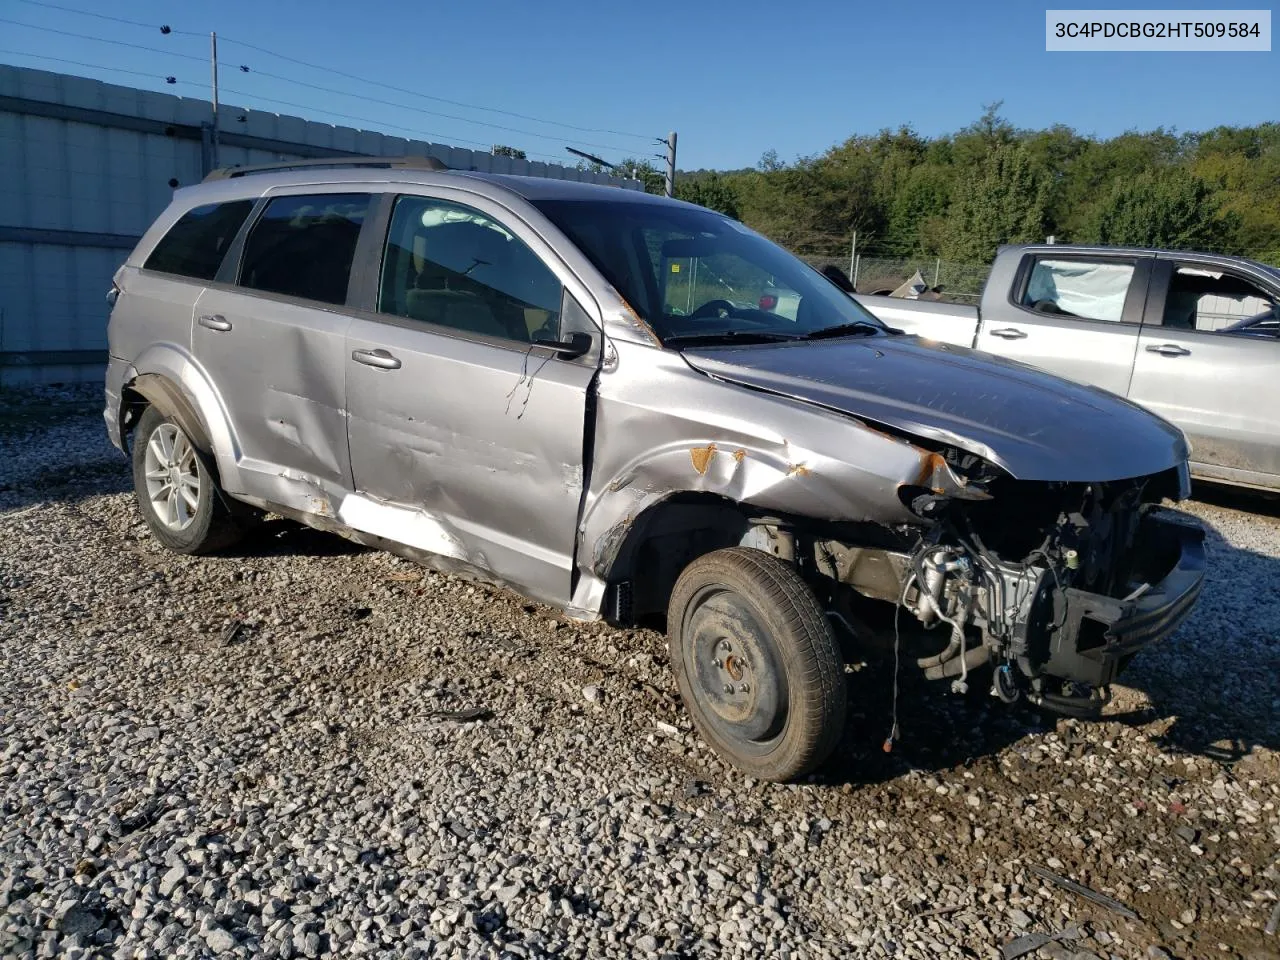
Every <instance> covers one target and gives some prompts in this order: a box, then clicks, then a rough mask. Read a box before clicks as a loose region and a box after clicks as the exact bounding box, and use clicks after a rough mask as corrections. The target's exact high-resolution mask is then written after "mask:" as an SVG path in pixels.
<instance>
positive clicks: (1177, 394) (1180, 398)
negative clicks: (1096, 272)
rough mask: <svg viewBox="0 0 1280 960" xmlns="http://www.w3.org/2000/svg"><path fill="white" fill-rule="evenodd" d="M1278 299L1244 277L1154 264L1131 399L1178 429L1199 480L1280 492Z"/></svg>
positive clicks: (1212, 268)
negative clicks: (1204, 478)
mask: <svg viewBox="0 0 1280 960" xmlns="http://www.w3.org/2000/svg"><path fill="white" fill-rule="evenodd" d="M1278 299H1280V297H1278V296H1277V286H1275V285H1272V284H1270V283H1267V282H1266V281H1265V279H1264V278H1262V277H1259V276H1252V275H1250V274H1249V273H1248V272H1246V271H1244V270H1232V269H1224V268H1223V267H1221V266H1219V265H1216V264H1213V263H1211V262H1207V261H1199V262H1198V261H1197V260H1195V259H1194V258H1185V259H1161V260H1159V261H1157V263H1156V270H1155V274H1154V276H1153V279H1152V288H1151V296H1150V298H1149V299H1148V306H1147V322H1146V323H1144V324H1143V327H1142V334H1141V336H1140V338H1139V343H1138V354H1137V360H1136V362H1135V365H1134V370H1133V381H1132V384H1131V385H1130V388H1129V398H1130V399H1131V400H1134V401H1136V402H1137V403H1140V404H1142V405H1143V406H1145V407H1148V408H1149V409H1151V410H1153V411H1154V412H1156V413H1158V414H1160V415H1161V416H1163V417H1165V418H1166V419H1168V420H1171V421H1172V422H1174V423H1175V424H1177V425H1178V426H1179V427H1181V428H1182V430H1183V432H1185V433H1186V434H1187V438H1188V439H1189V440H1190V441H1191V447H1192V450H1191V460H1192V463H1193V465H1194V467H1195V472H1196V475H1197V476H1201V477H1208V478H1214V477H1216V478H1220V479H1226V480H1231V481H1233V482H1242V483H1250V484H1256V485H1259V486H1267V487H1273V488H1275V487H1280V335H1278V332H1277V325H1276V303H1277V300H1278Z"/></svg>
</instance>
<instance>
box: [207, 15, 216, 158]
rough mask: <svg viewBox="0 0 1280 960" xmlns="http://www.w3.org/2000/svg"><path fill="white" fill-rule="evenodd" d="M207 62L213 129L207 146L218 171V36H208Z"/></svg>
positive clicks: (212, 34) (214, 34)
mask: <svg viewBox="0 0 1280 960" xmlns="http://www.w3.org/2000/svg"><path fill="white" fill-rule="evenodd" d="M209 62H210V68H211V72H212V74H213V129H212V130H211V131H210V140H209V145H210V147H211V148H212V154H213V158H212V159H213V169H215V170H217V169H218V35H217V34H216V33H210V34H209Z"/></svg>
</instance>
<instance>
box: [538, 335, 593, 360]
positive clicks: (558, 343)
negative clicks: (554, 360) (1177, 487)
mask: <svg viewBox="0 0 1280 960" xmlns="http://www.w3.org/2000/svg"><path fill="white" fill-rule="evenodd" d="M593 342H594V341H593V340H592V339H591V334H589V333H583V332H582V331H581V330H577V331H574V332H573V333H571V334H569V336H568V339H565V340H549V339H547V338H545V337H538V338H536V339H534V341H533V345H534V346H535V347H546V348H547V349H549V350H554V351H555V353H556V355H557V356H558V357H560V358H561V359H562V360H576V359H577V358H578V357H581V356H582V355H583V354H585V353H586V352H587V351H588V350H590V349H591V344H592V343H593Z"/></svg>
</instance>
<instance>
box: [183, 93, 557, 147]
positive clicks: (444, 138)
mask: <svg viewBox="0 0 1280 960" xmlns="http://www.w3.org/2000/svg"><path fill="white" fill-rule="evenodd" d="M179 82H180V83H181V82H188V83H189V82H191V81H179ZM223 89H225V90H226V92H227V93H232V94H235V95H236V96H238V97H251V98H253V99H256V100H262V101H264V102H265V103H276V104H280V105H281V106H285V107H295V108H297V109H299V110H306V111H308V112H310V113H317V114H321V115H323V116H327V117H338V118H340V119H342V120H353V121H355V122H356V123H360V124H363V125H364V126H365V127H366V128H367V127H372V126H382V127H387V128H389V129H391V130H401V131H403V132H405V133H410V134H413V135H414V136H415V137H421V138H424V139H425V138H439V140H440V141H441V142H443V143H446V144H448V143H467V144H471V145H472V146H477V147H484V148H486V149H488V148H489V147H491V146H492V144H490V143H485V142H483V141H481V140H467V139H465V138H463V137H454V136H449V135H448V134H443V133H432V132H430V131H428V130H418V129H416V128H414V127H404V126H400V125H399V124H395V123H382V122H381V121H376V120H368V119H366V118H364V117H357V116H353V115H352V114H349V113H338V112H337V111H334V110H324V109H319V108H316V107H312V106H308V105H307V104H304V103H293V102H292V101H289V100H277V99H275V98H274V97H263V96H258V95H257V94H253V93H249V92H248V91H246V90H233V89H232V88H231V87H225V88H223ZM524 153H525V154H528V155H531V156H538V157H548V158H550V159H552V160H557V161H559V160H560V159H561V158H560V157H559V155H558V154H551V153H541V152H539V151H537V150H525V151H524ZM561 165H563V164H561Z"/></svg>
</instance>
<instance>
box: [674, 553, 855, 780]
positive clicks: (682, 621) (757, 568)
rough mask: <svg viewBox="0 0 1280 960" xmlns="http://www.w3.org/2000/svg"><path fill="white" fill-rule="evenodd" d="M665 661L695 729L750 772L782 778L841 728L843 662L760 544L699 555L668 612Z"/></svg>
mask: <svg viewBox="0 0 1280 960" xmlns="http://www.w3.org/2000/svg"><path fill="white" fill-rule="evenodd" d="M667 625H668V633H669V637H668V646H669V651H670V654H671V664H672V667H673V668H674V670H675V673H676V683H677V685H678V686H679V688H680V694H681V697H682V698H683V699H684V702H685V706H686V707H687V708H688V710H689V713H690V716H691V717H692V718H693V721H694V724H695V726H696V727H697V728H698V731H699V733H701V734H702V736H703V737H704V738H705V739H706V740H707V741H708V743H710V744H711V746H713V747H714V748H715V749H716V751H717V752H719V753H720V754H721V755H722V756H724V757H725V759H727V760H729V761H730V762H731V763H733V764H734V765H735V766H737V767H738V768H740V769H741V770H743V771H744V772H746V773H749V774H751V775H752V776H757V777H761V778H763V779H767V780H790V779H794V778H795V777H798V776H800V775H801V774H803V773H806V772H808V771H809V770H812V769H813V768H814V767H816V766H817V765H818V764H819V763H821V762H822V761H823V760H824V759H825V758H826V757H827V755H828V754H829V753H830V752H831V750H832V748H833V747H834V746H835V744H836V743H837V742H838V740H839V738H840V736H841V735H842V733H843V728H844V716H845V686H844V662H843V659H842V658H841V656H840V652H839V648H838V646H837V644H836V640H835V637H834V636H833V635H832V632H831V627H830V624H829V623H828V621H827V618H826V616H825V615H824V614H823V612H822V609H821V607H820V606H819V604H818V601H817V598H816V597H814V595H813V593H812V591H810V590H809V588H808V587H807V586H806V585H805V583H804V581H803V580H802V579H801V578H800V576H799V574H797V573H796V571H795V570H794V569H793V568H791V567H790V566H788V565H787V564H786V563H784V562H782V561H781V560H779V559H777V558H776V557H772V556H770V555H768V554H765V553H763V552H761V551H759V550H751V549H748V548H745V547H732V548H730V549H727V550H718V551H716V552H714V553H710V554H707V555H706V556H704V557H700V558H699V559H697V560H695V561H694V562H693V563H691V564H690V565H689V566H688V567H687V568H686V569H685V571H684V573H682V574H681V575H680V579H679V580H678V581H677V582H676V586H675V589H674V590H673V591H672V596H671V603H670V607H669V609H668V614H667Z"/></svg>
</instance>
